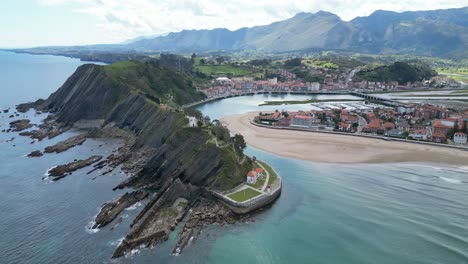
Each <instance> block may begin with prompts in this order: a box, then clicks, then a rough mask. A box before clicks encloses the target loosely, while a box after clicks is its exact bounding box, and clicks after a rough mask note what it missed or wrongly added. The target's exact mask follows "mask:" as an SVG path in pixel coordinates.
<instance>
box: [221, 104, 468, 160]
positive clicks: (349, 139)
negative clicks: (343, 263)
mask: <svg viewBox="0 0 468 264" xmlns="http://www.w3.org/2000/svg"><path fill="white" fill-rule="evenodd" d="M256 114H257V112H249V113H246V114H238V115H232V116H226V117H223V118H222V119H221V121H222V122H224V123H225V124H226V125H227V127H228V128H229V129H230V130H231V131H232V132H233V133H240V134H242V135H243V136H244V139H245V141H246V142H247V144H249V145H250V146H252V147H254V148H257V149H260V150H263V151H267V152H270V153H273V154H276V155H279V156H282V157H287V158H293V159H299V160H307V161H312V162H319V163H331V164H356V163H360V164H391V163H395V164H397V163H399V164H401V163H410V164H420V165H428V164H430V165H434V164H437V165H454V166H466V164H467V160H468V151H466V150H461V149H456V148H449V147H445V146H435V145H430V144H427V145H426V144H415V143H414V142H401V141H385V140H382V139H380V138H368V137H360V136H352V135H338V134H333V133H323V132H321V133H320V132H317V133H313V132H315V131H294V130H289V129H272V128H266V127H261V126H256V125H253V124H251V122H250V120H252V118H253V117H254V116H255V115H256Z"/></svg>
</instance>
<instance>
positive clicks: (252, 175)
mask: <svg viewBox="0 0 468 264" xmlns="http://www.w3.org/2000/svg"><path fill="white" fill-rule="evenodd" d="M257 179H258V174H257V172H256V171H255V170H251V171H249V172H248V173H247V183H249V184H255V183H257Z"/></svg>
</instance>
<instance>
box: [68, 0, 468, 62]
mask: <svg viewBox="0 0 468 264" xmlns="http://www.w3.org/2000/svg"><path fill="white" fill-rule="evenodd" d="M74 48H75V49H85V50H88V51H89V50H91V51H93V50H96V51H135V52H208V51H235V50H259V51H265V52H273V53H275V52H289V51H301V50H308V49H325V50H347V51H356V52H365V53H377V54H392V53H400V54H417V55H429V56H447V57H460V56H467V55H468V51H467V50H468V7H464V8H454V9H444V10H432V11H414V12H413V11H408V12H403V13H397V12H393V11H383V10H378V11H375V12H374V13H372V14H371V15H370V16H366V17H357V18H355V19H353V20H351V21H349V22H347V21H343V20H342V19H341V18H340V17H338V16H337V15H335V14H332V13H329V12H324V11H320V12H317V13H299V14H297V15H295V16H294V17H292V18H290V19H286V20H282V21H278V22H274V23H272V24H269V25H264V26H255V27H250V28H247V27H244V28H240V29H238V30H234V31H231V30H229V29H226V28H217V29H212V30H183V31H181V32H176V33H169V34H167V35H165V36H158V37H154V38H143V39H137V40H136V41H132V42H130V43H128V42H127V43H121V44H115V45H95V46H85V47H74ZM67 49H70V48H69V47H68V48H67Z"/></svg>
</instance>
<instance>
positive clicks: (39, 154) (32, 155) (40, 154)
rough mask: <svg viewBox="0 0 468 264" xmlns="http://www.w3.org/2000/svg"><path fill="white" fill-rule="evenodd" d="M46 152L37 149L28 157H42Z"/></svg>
mask: <svg viewBox="0 0 468 264" xmlns="http://www.w3.org/2000/svg"><path fill="white" fill-rule="evenodd" d="M43 155H44V154H42V152H41V151H40V150H35V151H33V152H31V153H29V154H28V158H33V157H42V156H43Z"/></svg>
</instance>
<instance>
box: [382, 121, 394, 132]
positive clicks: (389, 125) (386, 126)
mask: <svg viewBox="0 0 468 264" xmlns="http://www.w3.org/2000/svg"><path fill="white" fill-rule="evenodd" d="M382 126H383V127H384V129H385V130H386V131H388V130H392V129H395V124H393V123H392V122H385V124H383V125H382Z"/></svg>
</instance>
